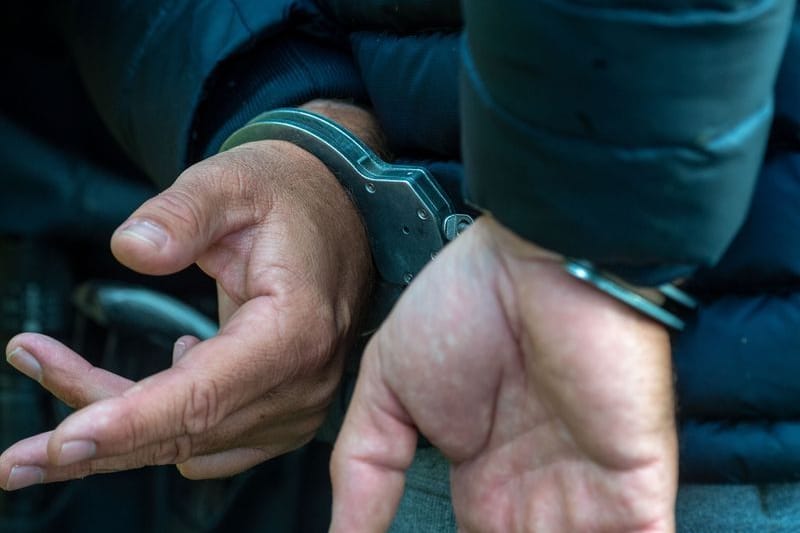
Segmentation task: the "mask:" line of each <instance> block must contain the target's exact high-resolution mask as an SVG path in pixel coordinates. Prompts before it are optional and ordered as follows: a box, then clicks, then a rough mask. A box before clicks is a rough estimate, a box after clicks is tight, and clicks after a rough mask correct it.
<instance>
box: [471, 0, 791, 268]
mask: <svg viewBox="0 0 800 533" xmlns="http://www.w3.org/2000/svg"><path fill="white" fill-rule="evenodd" d="M793 7H794V2H792V1H790V0H750V1H745V2H740V1H733V0H731V1H727V0H713V1H712V0H706V1H701V0H696V1H689V0H687V1H684V2H674V1H672V0H664V1H644V0H642V1H638V0H625V1H598V0H537V1H528V0H510V1H506V2H494V3H491V4H489V3H486V2H481V1H477V0H466V2H465V4H464V9H465V20H466V27H467V31H466V33H467V35H466V39H465V46H464V48H463V50H464V51H463V56H462V59H463V65H462V96H461V97H462V100H461V113H462V141H463V150H464V159H465V170H466V179H467V191H468V196H469V198H470V199H471V200H472V201H473V202H474V203H475V204H477V205H479V206H480V207H482V208H483V209H485V210H488V211H490V212H492V213H493V214H494V215H495V216H496V217H497V218H499V219H500V220H501V221H503V222H504V223H505V224H507V225H508V226H510V227H511V228H512V229H514V230H515V231H517V232H518V233H520V234H521V235H523V236H524V237H526V238H528V239H530V240H533V241H535V242H537V243H539V244H541V245H544V246H546V247H548V248H552V249H555V250H557V251H560V252H561V253H564V254H567V255H570V256H577V257H586V258H589V259H593V260H595V261H596V262H598V263H601V264H604V265H606V266H608V267H611V268H616V269H617V270H618V271H620V270H624V269H625V268H627V267H633V268H632V269H631V272H634V273H635V272H636V271H637V268H639V269H640V270H643V271H644V270H647V269H642V268H641V267H648V266H655V265H672V266H673V267H675V268H677V270H678V271H680V270H681V269H684V268H685V269H691V268H692V267H694V266H697V265H709V264H713V263H714V262H716V261H717V260H718V259H719V257H720V255H721V254H722V253H723V251H724V250H725V248H726V246H727V245H728V244H729V243H730V241H731V239H732V238H733V236H734V234H735V233H736V231H737V229H738V228H739V226H740V225H741V223H742V221H743V220H744V217H745V214H746V212H747V207H748V205H749V201H750V197H751V194H752V191H753V187H754V184H755V180H756V176H757V173H758V169H759V166H760V164H761V162H762V158H763V152H764V146H765V143H766V140H767V136H768V132H769V126H770V121H771V117H772V110H773V96H772V95H773V85H774V82H775V77H776V73H777V70H778V66H779V63H780V59H781V55H782V52H783V49H784V45H785V41H786V37H787V33H788V30H789V26H790V21H791V15H792V10H793ZM668 270H669V269H668ZM675 272H676V270H675V269H672V270H671V273H670V276H672V275H674V274H675ZM670 276H667V277H670ZM635 280H636V279H635V275H634V281H635ZM659 281H663V280H658V279H650V280H648V282H659Z"/></svg>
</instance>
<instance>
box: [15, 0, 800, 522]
mask: <svg viewBox="0 0 800 533" xmlns="http://www.w3.org/2000/svg"><path fill="white" fill-rule="evenodd" d="M591 4H592V3H589V2H568V1H556V0H553V1H547V2H545V1H538V2H522V1H521V0H520V1H519V2H506V3H504V4H503V5H504V6H506V8H507V9H513V10H515V11H514V13H516V14H517V15H516V17H515V16H512V14H510V13H508V12H505V11H503V10H501V9H497V6H496V5H495V4H490V3H485V4H484V3H481V2H466V3H465V6H466V9H465V10H464V12H463V13H462V11H461V9H460V7H459V4H458V2H454V1H452V0H447V1H445V0H442V1H438V2H425V1H423V0H418V1H410V2H403V3H397V2H389V1H383V0H372V1H369V0H362V1H357V2H348V1H343V0H342V1H336V0H329V1H322V0H320V1H319V2H313V1H311V0H271V1H257V0H235V1H234V0H232V1H229V2H221V1H219V2H211V1H208V2H194V1H191V0H142V1H138V2H119V1H107V2H98V1H83V0H71V1H67V2H52V5H50V6H49V8H48V9H47V10H44V11H43V9H42V6H41V5H37V6H36V8H34V7H26V6H25V5H22V3H15V5H13V6H12V7H11V8H10V9H9V12H8V13H7V14H5V15H4V18H3V20H2V21H1V22H0V24H1V25H2V27H3V30H4V31H3V32H2V35H0V39H2V50H1V51H0V53H2V56H3V60H4V61H3V65H4V73H5V76H4V82H3V83H2V84H0V141H1V142H0V161H2V163H3V165H2V167H1V168H2V171H1V172H0V190H1V191H2V193H0V239H2V246H0V273H2V278H0V296H2V298H4V301H11V302H16V303H17V304H18V305H16V307H14V309H15V310H16V311H10V312H5V311H4V312H5V313H6V314H5V315H3V316H4V322H3V329H2V331H3V335H5V337H6V338H5V339H3V340H7V338H8V337H10V335H12V334H13V333H16V332H17V331H19V330H20V329H21V328H22V327H23V325H24V324H25V321H24V320H22V318H23V317H24V316H28V314H29V311H31V310H32V309H33V310H35V309H39V310H41V309H44V306H42V305H39V306H36V305H34V304H32V303H31V302H30V301H27V300H25V296H24V295H25V294H29V293H28V292H25V287H29V286H31V280H34V281H35V282H36V283H35V286H36V287H39V288H38V289H37V290H38V291H39V292H40V293H41V294H45V295H50V296H48V297H49V298H50V299H49V300H45V301H48V302H51V303H53V305H51V306H49V307H47V309H55V310H56V311H53V312H51V313H50V314H47V313H44V311H42V312H40V313H39V315H36V316H38V317H39V318H40V320H39V322H38V324H39V327H40V328H41V330H42V331H45V332H48V333H51V334H54V335H56V336H58V337H59V338H61V339H62V340H65V341H66V342H68V343H72V344H73V345H74V341H75V339H76V338H77V336H76V333H75V331H74V329H75V328H74V323H75V321H76V319H77V318H80V317H79V316H78V315H79V314H78V312H77V311H76V310H75V308H74V307H73V306H72V305H71V304H70V303H69V302H70V294H71V290H72V289H73V288H74V287H75V286H76V285H77V284H78V283H80V282H83V281H86V280H91V279H98V278H100V279H113V280H122V281H125V282H127V283H133V284H137V285H143V286H147V287H150V288H154V289H156V290H158V291H161V292H164V293H167V294H170V295H173V296H176V297H178V298H180V299H181V300H183V301H186V302H188V303H190V304H191V305H193V306H194V307H195V308H197V309H198V310H200V311H201V312H203V313H206V314H207V315H209V316H213V314H214V309H213V308H214V303H213V285H212V284H211V283H210V282H209V280H207V279H204V278H203V277H202V275H200V274H199V273H198V272H197V271H193V272H188V273H186V274H182V275H178V276H171V277H168V278H163V279H158V280H153V279H150V278H145V277H142V276H137V275H134V274H131V273H128V272H125V271H124V270H123V269H121V268H120V267H118V266H115V265H114V263H113V260H112V259H111V258H110V255H109V254H108V252H107V244H106V243H107V242H108V239H109V237H110V234H111V232H112V231H113V229H114V228H115V227H116V225H117V224H119V223H120V222H121V221H122V220H124V219H125V217H126V216H127V215H128V214H129V213H130V212H131V211H132V210H133V209H134V208H135V207H137V206H138V205H139V204H140V203H141V202H142V201H144V199H146V198H147V197H149V196H150V195H152V194H153V193H155V192H156V191H157V190H158V189H159V188H164V187H166V186H168V185H169V184H170V183H171V182H172V180H173V179H174V178H175V177H176V176H177V175H178V173H179V172H180V171H181V170H183V169H184V168H186V166H188V165H189V164H191V163H193V162H195V161H198V160H200V159H202V158H204V157H206V156H208V155H210V154H213V153H215V152H216V150H217V149H218V146H219V145H220V144H221V142H222V140H223V139H224V138H226V137H227V135H229V134H230V133H231V132H232V131H234V130H235V129H236V128H238V127H240V126H242V125H243V124H244V123H245V122H247V120H249V119H250V118H252V117H253V116H255V115H256V114H258V113H260V112H262V111H264V110H268V109H272V108H275V107H280V106H291V105H298V104H301V103H303V102H305V101H307V100H310V99H313V98H345V99H348V100H352V101H355V102H357V103H361V104H363V105H369V106H370V107H372V109H373V110H374V112H375V114H376V115H377V117H378V118H379V120H380V123H381V126H382V127H383V129H384V131H385V134H386V138H387V140H388V144H389V147H390V150H391V152H392V153H393V155H394V156H395V157H396V158H398V159H402V160H410V161H418V162H424V163H425V164H428V165H429V167H430V168H431V170H432V172H433V173H434V175H435V176H436V178H437V179H439V180H440V182H441V184H442V185H443V186H444V187H445V189H446V190H447V191H448V192H449V193H450V194H451V196H453V198H454V199H455V200H456V203H464V202H465V201H466V200H470V201H471V202H473V203H477V204H479V205H481V206H483V207H488V208H489V209H490V210H491V211H492V212H493V214H494V215H495V216H497V217H498V218H500V220H503V221H504V222H506V223H507V224H509V225H510V226H511V227H512V228H514V229H515V230H517V231H519V232H520V233H522V234H523V235H526V236H528V237H530V238H533V239H535V240H536V241H537V242H539V243H540V244H546V245H549V246H551V247H553V248H554V249H556V250H558V251H561V252H565V253H570V254H573V255H575V254H577V255H581V256H585V257H587V258H590V259H595V260H597V261H599V262H601V263H602V264H604V265H607V266H609V267H612V268H617V269H618V271H619V272H627V273H628V274H630V276H632V279H638V280H640V281H641V280H644V281H651V282H656V281H663V280H664V279H669V278H671V277H673V276H676V275H679V274H680V275H690V276H691V279H690V280H689V281H688V283H689V285H688V286H689V288H690V289H691V290H692V291H693V292H694V293H695V294H696V295H697V296H699V297H700V299H701V301H702V305H701V307H700V309H699V310H698V311H697V313H695V314H693V315H690V316H686V317H685V319H686V320H687V329H686V331H685V332H683V333H682V334H680V335H676V336H675V338H674V360H675V369H676V386H677V391H678V415H679V418H680V439H681V477H682V480H683V481H684V482H692V481H702V482H714V483H736V482H740V483H741V482H759V483H761V482H779V481H798V480H800V452H798V450H800V424H798V422H797V420H798V407H797V406H798V405H800V380H798V379H797V378H796V376H798V375H800V340H799V339H800V337H798V335H800V333H798V332H800V328H799V327H798V326H800V307H798V305H799V304H800V302H798V297H797V294H798V290H797V289H798V279H800V252H798V250H800V242H798V239H799V238H800V237H798V235H800V214H798V213H800V210H798V205H800V186H799V185H798V183H800V182H799V181H798V168H800V167H798V164H800V160H799V159H798V156H797V155H795V154H796V153H797V150H798V148H800V146H799V144H800V143H799V142H798V139H800V127H799V126H798V124H800V107H798V104H797V101H796V98H795V95H796V94H797V91H796V88H797V87H798V84H800V72H798V67H797V64H798V63H797V61H795V60H794V58H795V57H796V56H797V54H800V40H798V33H797V32H798V28H800V25H798V24H793V23H792V19H791V13H792V10H793V9H794V3H793V2H791V1H777V0H776V1H766V0H762V1H753V2H749V3H741V2H718V3H714V4H713V6H712V5H710V7H708V8H707V9H701V10H699V11H698V10H696V9H695V8H693V7H692V6H690V5H683V4H680V5H678V6H675V5H673V4H669V5H667V4H666V3H653V4H652V5H650V4H647V5H644V4H642V5H640V4H639V3H637V2H628V3H623V4H624V5H623V6H622V7H621V8H620V9H617V10H615V9H612V8H611V7H608V8H602V9H601V8H595V7H591ZM662 4H663V5H662ZM612 7H613V6H612ZM506 8H504V9H506ZM527 21H534V22H535V24H533V26H532V27H530V28H529V27H528V26H527V25H526V24H525V23H526V22H527ZM465 22H466V27H467V33H466V35H465V34H464V32H463V29H464V23H465ZM511 22H513V24H511ZM532 23H533V22H532ZM498 27H502V28H503V31H499V30H498ZM576 27H580V28H582V29H584V30H586V31H585V32H578V33H576V32H575V28H576ZM687 28H688V30H691V31H688V30H687ZM534 30H536V31H534ZM787 36H788V37H787ZM787 38H788V45H787V46H785V47H784V44H785V43H786V40H787ZM678 45H680V46H678ZM620 49H622V50H623V51H630V52H631V53H630V54H627V55H626V54H623V57H624V58H626V62H623V64H622V65H619V64H618V63H616V62H615V61H612V60H613V59H615V58H617V57H619V56H620ZM676 50H677V51H676ZM600 52H603V53H602V54H601V53H600ZM504 54H505V55H504ZM503 58H506V59H507V61H505V62H504V60H503ZM521 66H522V67H524V68H521ZM779 66H780V69H779ZM623 67H624V68H623ZM641 69H644V71H645V72H647V73H648V74H647V75H642V74H640V72H641ZM459 72H463V73H464V74H463V76H462V79H461V80H459ZM776 76H777V81H776ZM521 86H524V87H528V88H531V90H530V91H527V92H526V91H522V92H521V93H520V92H519V91H520V89H519V87H521ZM459 87H461V88H462V89H461V92H460V89H459ZM459 94H460V95H461V96H460V98H461V100H460V99H459ZM773 110H774V113H773ZM773 115H774V117H775V120H774V121H773V120H772V118H773ZM462 126H463V127H462ZM698 132H701V133H702V135H700V134H699V133H698ZM462 143H463V144H462ZM765 150H766V154H765ZM462 152H463V153H462ZM462 155H463V156H465V158H466V164H467V167H466V168H467V176H468V180H467V193H466V194H465V193H463V192H462V186H463V185H464V179H463V174H464V171H463V167H462V164H461V159H462ZM643 198H644V199H645V200H646V201H643ZM720 257H721V259H720ZM26 258H27V259H26ZM626 268H627V270H625V269H626ZM20 287H22V289H20ZM28 300H30V298H28ZM20 302H21V303H20ZM26 302H27V303H26ZM6 307H7V308H10V307H9V306H6ZM12 307H13V306H12ZM4 309H5V308H4ZM34 314H35V313H34ZM28 318H30V317H29V316H28ZM84 321H85V319H84ZM86 327H89V328H92V327H95V328H97V329H94V330H91V329H90V333H93V334H94V336H95V337H99V338H105V337H106V336H107V335H109V332H108V331H106V330H105V329H103V328H99V327H98V326H96V325H92V324H89V325H88V326H86ZM114 334H118V332H115V333H114ZM90 337H91V335H90ZM82 338H83V339H85V338H86V335H85V334H84V335H83V337H82ZM97 344H99V346H87V349H88V350H89V352H88V353H87V355H89V356H90V357H92V358H93V361H94V362H95V363H96V364H102V365H104V366H106V367H109V368H111V369H115V368H116V369H122V370H124V371H125V372H126V375H128V376H129V377H136V376H138V375H145V374H147V373H148V372H150V371H152V370H153V369H154V368H159V366H160V367H163V366H166V365H167V364H168V361H169V353H168V351H166V348H165V347H164V346H160V347H159V346H157V345H154V346H149V347H148V346H137V345H135V344H132V345H131V346H135V349H131V352H130V353H128V352H124V351H119V350H117V351H114V350H112V351H108V350H106V347H105V345H104V343H103V342H98V343H97ZM117 344H118V345H120V344H119V342H118V341H117ZM141 350H145V351H148V350H149V352H152V353H153V354H154V356H153V357H152V358H147V359H145V362H141V361H142V357H141V356H140V351H141ZM159 350H160V351H159ZM131 361H137V362H138V363H136V364H132V363H131ZM122 370H120V371H122ZM346 379H347V382H348V383H352V381H353V379H354V374H353V373H352V372H351V373H350V374H349V375H348V376H347V378H346ZM345 388H346V387H345ZM0 394H2V395H3V396H2V400H0V413H1V414H2V418H0V436H2V437H3V439H4V441H3V442H2V443H0V444H3V445H7V444H10V443H11V442H13V441H14V440H17V439H19V438H22V437H24V436H27V435H29V434H32V433H33V432H36V431H41V430H44V429H47V428H49V427H50V426H52V425H53V423H55V421H56V420H58V419H59V417H61V416H64V414H65V412H64V411H63V408H61V407H59V406H58V405H57V404H56V403H54V402H52V401H50V400H49V399H48V398H47V395H45V394H43V393H42V392H41V391H39V390H38V388H37V387H36V386H35V384H33V383H31V382H29V381H28V380H27V379H26V378H22V377H20V376H19V375H18V374H16V373H13V372H12V371H10V370H9V369H7V368H4V370H3V372H2V373H0ZM345 405H346V395H343V396H342V398H341V399H340V401H339V402H337V406H338V407H339V409H338V410H336V412H337V413H338V414H339V415H341V412H342V410H343V408H344V406H345ZM21 413H33V414H34V416H33V417H26V416H20V414H21ZM334 418H335V417H334ZM330 425H331V426H332V427H333V428H334V430H335V426H336V420H333V421H331V423H330ZM328 452H329V448H328V447H327V445H326V444H319V443H318V444H315V445H313V446H311V447H309V448H305V449H303V450H301V451H299V452H297V453H296V454H293V455H290V456H288V457H287V458H285V459H282V460H278V461H271V462H270V463H268V464H267V465H264V466H262V467H259V468H257V469H255V470H253V471H251V472H249V473H246V474H243V475H242V476H237V477H235V478H233V479H232V480H227V481H210V482H205V483H197V482H188V481H185V480H182V479H181V478H179V477H178V476H177V474H175V473H174V471H172V470H171V469H148V470H145V471H141V472H133V473H127V474H118V475H114V476H99V477H95V478H90V479H87V480H83V481H81V482H73V483H69V484H61V485H56V486H49V487H40V488H36V489H28V490H26V491H22V492H20V493H16V494H5V493H3V494H0V516H2V520H0V531H3V530H4V529H3V528H12V529H9V531H17V530H20V531H25V529H24V528H23V525H22V524H23V522H19V521H16V522H15V521H13V520H17V519H18V518H19V517H22V518H20V520H23V521H27V522H24V523H27V524H28V526H30V527H29V529H28V530H30V531H35V530H39V531H42V530H46V528H47V527H49V526H47V524H52V523H56V522H58V523H59V524H61V525H62V526H63V527H66V529H62V528H61V527H60V528H59V529H60V530H70V528H74V529H75V530H78V529H80V530H86V529H85V528H86V527H88V526H87V521H91V520H96V521H97V522H96V523H95V527H96V528H98V529H104V528H105V527H104V526H103V525H101V524H104V523H105V522H104V520H105V519H104V518H102V516H106V517H107V518H108V519H111V518H113V519H115V521H116V520H117V519H120V518H123V519H124V523H126V524H128V525H129V526H130V528H131V529H130V530H131V531H140V530H149V529H151V527H155V530H158V529H159V527H160V526H158V527H157V526H154V524H171V525H170V526H169V527H172V528H174V529H170V530H175V531H183V530H184V529H180V527H185V528H187V529H185V530H213V529H214V528H223V527H234V525H237V524H238V525H241V527H242V528H243V529H238V526H237V528H236V530H242V531H244V530H246V529H244V528H246V527H253V528H256V529H258V527H257V524H262V523H263V522H264V521H267V522H270V521H272V522H271V523H272V527H270V528H269V530H270V531H280V530H285V531H295V530H301V529H302V528H303V527H306V526H305V525H303V523H304V522H303V520H310V521H311V522H313V525H308V526H307V527H308V530H310V531H314V530H324V526H323V527H321V528H320V526H319V524H320V523H325V520H326V513H327V510H326V505H327V504H328V503H329V502H328V499H329V494H328V493H327V492H326V490H329V488H328V485H327V481H326V479H325V476H326V475H327V472H326V470H327V468H326V467H325V466H324V465H325V462H326V454H327V453H328ZM426 453H427V452H426ZM426 460H428V459H426ZM430 461H431V464H433V462H434V461H433V460H430ZM431 471H436V472H438V473H441V472H440V471H439V470H437V469H436V468H434V467H431ZM437 475H438V474H437ZM425 483H427V482H420V486H421V487H422V489H420V490H421V493H422V492H424V490H431V491H432V490H433V489H430V485H425ZM426 487H427V488H426ZM437 490H438V489H437ZM309 491H316V492H314V493H313V495H312V493H311V492H309ZM123 499H124V500H130V501H133V502H136V504H135V505H132V506H131V507H128V508H126V509H127V510H126V511H124V512H123V511H118V512H116V513H112V512H108V513H107V514H106V515H102V514H98V513H99V511H96V510H94V509H97V508H99V509H100V510H101V511H108V510H109V509H113V508H114V507H113V504H112V503H108V502H113V501H120V500H123ZM255 501H257V502H258V503H257V504H255V503H253V502H255ZM62 502H70V503H62ZM75 502H79V503H75ZM103 502H106V503H105V504H104V503H103ZM310 502H322V504H321V505H320V506H314V505H312V503H310ZM89 509H93V510H92V511H91V512H90V511H89ZM133 509H153V510H154V511H153V514H152V516H151V514H150V513H140V512H136V511H134V510H133ZM181 509H182V510H181ZM45 510H46V511H47V512H45ZM440 511H441V510H440ZM440 511H437V512H440ZM48 513H49V514H48ZM125 513H127V514H125ZM176 513H177V514H176ZM253 513H255V514H253ZM441 513H445V514H446V512H445V511H441ZM12 516H13V517H15V518H13V520H12V518H9V517H12ZM90 517H92V518H90ZM192 517H194V518H192ZM197 517H200V518H197ZM249 517H253V520H249ZM255 517H257V518H255ZM37 520H38V522H37ZM282 520H283V522H281V521H282ZM64 524H67V525H66V526H64ZM175 524H182V525H181V526H177V525H175ZM187 524H189V525H187ZM220 524H227V525H228V526H223V525H220ZM280 524H284V525H283V526H280ZM34 526H35V527H34ZM36 528H38V529H36ZM43 528H45V529H43ZM315 528H317V529H315Z"/></svg>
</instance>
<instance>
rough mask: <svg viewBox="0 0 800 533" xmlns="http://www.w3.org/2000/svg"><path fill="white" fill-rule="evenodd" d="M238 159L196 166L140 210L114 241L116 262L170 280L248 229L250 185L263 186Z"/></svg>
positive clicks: (225, 157) (229, 156) (230, 155)
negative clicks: (230, 236)
mask: <svg viewBox="0 0 800 533" xmlns="http://www.w3.org/2000/svg"><path fill="white" fill-rule="evenodd" d="M240 159H241V155H240V154H237V153H235V152H225V153H222V154H218V155H216V156H214V157H212V158H210V159H207V160H205V161H202V162H200V163H197V164H196V165H194V166H192V167H191V168H189V169H187V170H186V171H185V172H184V173H183V174H181V176H180V177H178V179H177V180H176V181H175V183H174V184H173V185H172V186H171V187H170V188H168V189H166V190H165V191H164V192H162V193H161V194H159V195H158V196H156V197H154V198H152V199H150V200H148V201H147V202H145V203H144V204H142V205H141V207H139V209H137V210H136V211H134V213H133V214H132V215H131V216H130V217H129V218H128V220H126V221H125V222H124V223H123V224H122V225H120V227H119V228H117V230H116V231H115V232H114V235H113V236H112V237H111V251H112V253H113V254H114V256H115V257H116V258H117V260H118V261H119V262H120V263H122V264H123V265H125V266H127V267H129V268H132V269H133V270H136V271H138V272H141V273H143V274H155V275H160V274H171V273H173V272H177V271H179V270H182V269H184V268H186V267H187V266H189V265H191V264H192V263H194V262H195V261H196V260H197V259H198V257H199V256H200V255H201V254H202V253H203V252H204V251H206V250H207V249H208V248H209V246H211V245H212V244H213V243H214V242H216V241H217V240H219V239H220V238H222V237H223V236H225V235H226V234H227V233H230V232H232V231H235V230H237V229H241V228H243V227H245V226H246V225H248V223H249V222H251V221H252V220H251V219H252V218H253V217H254V216H255V214H254V209H252V206H253V205H255V202H256V201H257V200H258V198H257V196H258V191H256V190H253V189H254V186H253V185H252V183H253V182H257V181H259V180H257V179H254V178H253V177H252V176H249V175H248V173H247V172H246V171H245V170H244V169H243V168H241V167H243V165H242V164H241V161H240ZM251 194H253V195H254V196H252V197H250V198H249V199H248V198H247V196H248V195H251Z"/></svg>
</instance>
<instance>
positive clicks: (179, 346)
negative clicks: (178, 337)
mask: <svg viewBox="0 0 800 533" xmlns="http://www.w3.org/2000/svg"><path fill="white" fill-rule="evenodd" d="M185 353H186V343H185V342H183V341H175V344H174V345H173V346H172V362H173V363H174V362H176V361H177V360H178V359H180V358H181V357H183V354H185Z"/></svg>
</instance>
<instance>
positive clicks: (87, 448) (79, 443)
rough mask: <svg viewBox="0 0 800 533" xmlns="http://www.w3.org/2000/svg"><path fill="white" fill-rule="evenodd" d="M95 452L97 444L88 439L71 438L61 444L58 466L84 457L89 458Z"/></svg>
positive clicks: (73, 462)
mask: <svg viewBox="0 0 800 533" xmlns="http://www.w3.org/2000/svg"><path fill="white" fill-rule="evenodd" d="M95 453H97V445H96V444H95V443H94V442H92V441H90V440H71V441H69V442H65V443H64V444H62V445H61V451H60V452H59V454H58V461H57V463H58V466H67V465H71V464H75V463H79V462H81V461H85V460H86V459H91V458H92V457H94V454H95Z"/></svg>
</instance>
